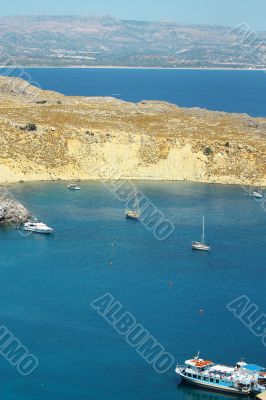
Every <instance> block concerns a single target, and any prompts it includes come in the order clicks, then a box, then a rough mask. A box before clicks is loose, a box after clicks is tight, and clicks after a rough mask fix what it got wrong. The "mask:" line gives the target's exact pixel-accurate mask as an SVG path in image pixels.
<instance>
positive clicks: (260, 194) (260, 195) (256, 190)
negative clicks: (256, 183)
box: [250, 188, 263, 199]
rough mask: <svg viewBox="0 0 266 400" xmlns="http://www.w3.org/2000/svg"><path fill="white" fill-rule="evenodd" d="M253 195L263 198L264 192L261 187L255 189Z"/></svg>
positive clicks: (251, 194) (256, 197)
mask: <svg viewBox="0 0 266 400" xmlns="http://www.w3.org/2000/svg"><path fill="white" fill-rule="evenodd" d="M250 196H251V197H254V198H255V199H262V198H263V193H262V190H261V188H258V189H255V190H253V191H252V192H251V193H250Z"/></svg>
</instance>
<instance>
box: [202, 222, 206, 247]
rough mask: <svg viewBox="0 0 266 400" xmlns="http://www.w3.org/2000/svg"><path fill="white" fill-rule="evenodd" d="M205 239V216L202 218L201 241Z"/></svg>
mask: <svg viewBox="0 0 266 400" xmlns="http://www.w3.org/2000/svg"><path fill="white" fill-rule="evenodd" d="M204 241H205V217H203V218H202V243H204Z"/></svg>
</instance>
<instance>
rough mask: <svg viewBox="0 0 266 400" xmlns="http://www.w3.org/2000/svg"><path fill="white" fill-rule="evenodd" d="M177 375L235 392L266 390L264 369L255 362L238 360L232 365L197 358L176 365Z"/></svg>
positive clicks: (256, 392)
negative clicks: (248, 362)
mask: <svg viewBox="0 0 266 400" xmlns="http://www.w3.org/2000/svg"><path fill="white" fill-rule="evenodd" d="M175 371H176V373H177V375H178V376H179V377H180V378H181V379H182V380H184V381H186V382H189V383H191V384H193V385H198V386H202V387H205V388H209V389H212V390H216V391H221V392H231V393H236V394H246V395H250V394H258V393H261V392H264V391H265V390H266V370H265V368H263V367H260V366H258V365H255V364H247V363H245V362H243V361H239V362H238V363H237V364H236V365H235V366H234V367H230V366H226V365H223V364H215V363H214V362H212V361H210V360H203V359H201V358H199V354H198V355H197V356H196V357H194V358H193V359H191V360H187V361H185V365H177V366H176V370H175Z"/></svg>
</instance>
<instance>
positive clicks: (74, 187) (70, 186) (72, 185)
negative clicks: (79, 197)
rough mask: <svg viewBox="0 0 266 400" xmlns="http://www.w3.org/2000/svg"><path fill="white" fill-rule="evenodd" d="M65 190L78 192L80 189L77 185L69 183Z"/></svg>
mask: <svg viewBox="0 0 266 400" xmlns="http://www.w3.org/2000/svg"><path fill="white" fill-rule="evenodd" d="M67 188H68V189H69V190H80V187H79V186H78V185H75V183H71V185H68V187H67Z"/></svg>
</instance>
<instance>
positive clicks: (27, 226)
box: [22, 221, 54, 234]
mask: <svg viewBox="0 0 266 400" xmlns="http://www.w3.org/2000/svg"><path fill="white" fill-rule="evenodd" d="M22 229H23V230H24V231H28V232H35V233H46V234H51V233H53V232H54V229H53V228H50V227H49V226H47V225H46V224H44V223H43V222H38V221H28V222H25V223H24V225H23V228H22Z"/></svg>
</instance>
